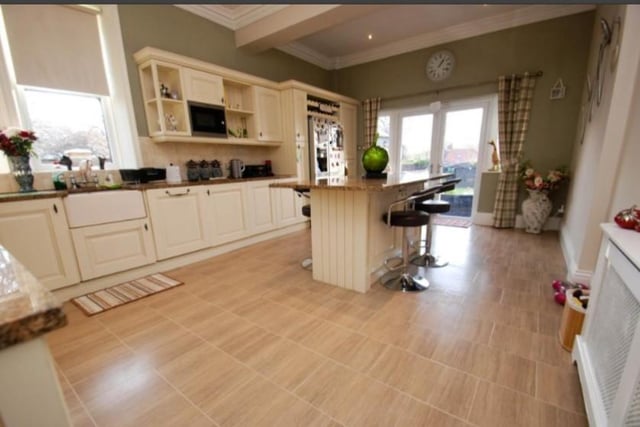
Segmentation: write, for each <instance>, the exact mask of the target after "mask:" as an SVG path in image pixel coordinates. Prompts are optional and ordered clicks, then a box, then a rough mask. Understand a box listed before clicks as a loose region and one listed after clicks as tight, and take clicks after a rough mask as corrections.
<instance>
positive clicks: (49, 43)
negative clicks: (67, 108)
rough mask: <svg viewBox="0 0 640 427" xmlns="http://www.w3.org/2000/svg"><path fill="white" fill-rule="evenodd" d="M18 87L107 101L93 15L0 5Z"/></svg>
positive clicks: (49, 7) (55, 8) (48, 7)
mask: <svg viewBox="0 0 640 427" xmlns="http://www.w3.org/2000/svg"><path fill="white" fill-rule="evenodd" d="M2 12H3V14H4V21H5V26H6V28H7V35H8V38H9V47H10V49H11V57H12V58H13V64H14V68H15V73H16V81H17V83H18V84H22V85H30V86H39V87H46V88H53V89H61V90H70V91H75V92H87V93H94V94H99V95H108V94H109V88H108V85H107V78H106V75H105V71H104V70H105V68H104V62H103V59H102V53H101V50H100V35H99V32H98V20H97V17H96V15H95V14H91V13H86V12H83V11H81V10H78V9H74V8H70V7H66V6H62V5H3V6H2Z"/></svg>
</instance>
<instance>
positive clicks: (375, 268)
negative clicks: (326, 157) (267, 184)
mask: <svg viewBox="0 0 640 427" xmlns="http://www.w3.org/2000/svg"><path fill="white" fill-rule="evenodd" d="M451 176H452V174H443V175H436V176H429V174H415V173H411V174H408V173H407V174H401V175H392V174H389V176H388V177H387V179H363V178H360V177H344V178H343V177H339V178H338V177H336V178H327V179H318V180H314V181H310V180H298V181H297V182H296V181H293V182H279V183H274V184H271V187H277V188H291V189H293V190H294V191H310V196H311V197H310V200H311V246H312V247H311V252H312V258H313V279H314V280H318V281H321V282H324V283H329V284H332V285H335V286H339V287H342V288H346V289H351V290H354V291H357V292H361V293H364V292H367V291H368V290H369V288H370V287H371V284H372V283H373V282H374V281H375V280H377V278H378V277H380V275H381V274H383V273H384V271H383V269H384V260H385V259H386V258H388V257H390V256H393V255H395V254H397V253H398V252H399V251H400V248H401V240H400V239H399V234H400V233H396V232H394V230H392V229H390V228H389V227H387V225H386V224H385V223H384V222H383V221H382V215H383V214H384V213H385V212H387V209H388V207H389V205H390V204H391V203H393V202H395V201H397V200H399V199H402V198H405V197H407V196H409V195H410V194H412V193H414V192H416V191H420V190H422V189H425V188H429V187H430V186H434V187H435V186H438V185H439V184H440V181H441V180H443V179H445V178H450V177H451Z"/></svg>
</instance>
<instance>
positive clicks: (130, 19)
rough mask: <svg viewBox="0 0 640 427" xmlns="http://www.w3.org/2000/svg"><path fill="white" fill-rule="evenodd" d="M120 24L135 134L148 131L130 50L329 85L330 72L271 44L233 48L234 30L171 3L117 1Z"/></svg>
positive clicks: (138, 81) (267, 76)
mask: <svg viewBox="0 0 640 427" xmlns="http://www.w3.org/2000/svg"><path fill="white" fill-rule="evenodd" d="M118 12H119V16H120V26H121V28H122V39H123V43H124V51H125V55H126V60H127V71H128V75H129V82H130V84H131V94H132V98H133V106H134V110H135V115H136V123H137V127H138V135H140V136H146V135H148V130H147V122H146V118H145V115H144V108H143V104H142V94H141V92H140V78H139V76H138V68H137V65H136V63H135V61H134V59H133V54H134V53H135V52H137V51H138V50H140V49H142V48H143V47H146V46H151V47H156V48H158V49H163V50H167V51H170V52H174V53H178V54H181V55H185V56H188V57H191V58H196V59H200V60H202V61H207V62H210V63H213V64H216V65H221V66H223V67H227V68H231V69H234V70H238V71H242V72H245V73H249V74H253V75H255V76H259V77H263V78H266V79H269V80H273V81H276V82H280V81H284V80H289V79H295V80H299V81H302V82H305V83H308V84H311V85H314V86H317V87H321V88H324V89H331V72H329V71H327V70H324V69H322V68H320V67H317V66H315V65H312V64H310V63H308V62H305V61H302V60H300V59H298V58H295V57H293V56H291V55H288V54H286V53H284V52H281V51H279V50H276V49H271V50H268V51H266V52H263V53H258V54H253V53H247V52H245V51H243V50H242V49H236V47H235V39H234V34H233V31H231V30H229V29H227V28H225V27H223V26H221V25H218V24H215V23H213V22H211V21H208V20H206V19H204V18H201V17H200V16H197V15H194V14H192V13H190V12H187V11H185V10H182V9H179V8H177V7H175V6H170V5H123V4H121V5H119V6H118Z"/></svg>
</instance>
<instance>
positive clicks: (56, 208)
mask: <svg viewBox="0 0 640 427" xmlns="http://www.w3.org/2000/svg"><path fill="white" fill-rule="evenodd" d="M53 211H54V212H55V213H58V207H57V206H56V204H55V203H54V204H53Z"/></svg>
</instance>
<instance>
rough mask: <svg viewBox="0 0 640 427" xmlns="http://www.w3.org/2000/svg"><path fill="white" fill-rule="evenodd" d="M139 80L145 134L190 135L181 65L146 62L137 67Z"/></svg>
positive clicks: (152, 135) (153, 61)
mask: <svg viewBox="0 0 640 427" xmlns="http://www.w3.org/2000/svg"><path fill="white" fill-rule="evenodd" d="M140 82H141V85H142V99H143V101H144V107H145V112H146V115H147V126H148V128H149V136H151V137H154V136H161V135H162V136H187V135H190V134H191V132H190V130H189V116H188V113H187V106H186V103H185V102H184V91H183V88H182V76H181V67H178V66H174V65H171V64H167V63H163V62H160V61H155V60H152V61H148V62H147V63H145V64H143V65H141V66H140Z"/></svg>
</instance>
